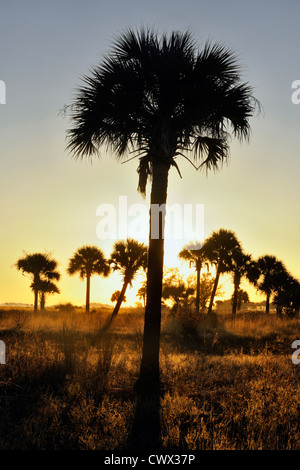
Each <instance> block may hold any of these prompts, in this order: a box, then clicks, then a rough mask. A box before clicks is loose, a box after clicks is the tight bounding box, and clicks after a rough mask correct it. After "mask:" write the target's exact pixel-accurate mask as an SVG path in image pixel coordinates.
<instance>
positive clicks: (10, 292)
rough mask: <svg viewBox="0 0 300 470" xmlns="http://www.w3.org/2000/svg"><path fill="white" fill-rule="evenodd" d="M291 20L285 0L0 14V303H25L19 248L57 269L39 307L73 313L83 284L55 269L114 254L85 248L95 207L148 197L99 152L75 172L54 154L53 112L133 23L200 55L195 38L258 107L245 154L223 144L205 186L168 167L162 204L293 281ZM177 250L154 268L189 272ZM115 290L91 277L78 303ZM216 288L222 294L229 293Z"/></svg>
mask: <svg viewBox="0 0 300 470" xmlns="http://www.w3.org/2000/svg"><path fill="white" fill-rule="evenodd" d="M299 13H300V5H299V2H298V1H296V0H295V1H294V0H289V1H288V2H281V1H271V0H264V1H262V2H261V1H260V2H259V1H257V0H255V1H253V2H251V4H250V3H247V2H241V1H233V0H230V1H227V2H222V1H221V0H212V1H211V0H210V1H201V2H199V1H194V0H190V1H189V2H177V1H171V0H165V1H160V2H158V1H156V0H154V1H152V2H151V3H149V2H146V1H144V0H142V1H139V2H137V1H132V0H129V1H127V2H120V1H117V0H113V1H110V2H99V1H94V0H88V1H85V2H84V1H76V2H74V1H71V0H62V1H51V2H50V1H43V2H38V1H32V0H29V1H27V2H26V3H24V2H21V1H12V2H3V4H2V5H1V18H0V40H1V44H2V48H1V55H0V59H1V62H0V63H1V69H0V79H1V80H3V81H5V83H6V91H7V97H6V104H5V105H0V129H1V173H0V204H1V206H0V210H1V230H0V246H1V267H0V286H1V289H0V303H4V302H12V301H14V302H20V303H32V300H33V299H32V292H31V290H30V288H29V285H30V281H29V279H28V278H24V277H22V276H21V274H20V272H18V271H17V270H16V268H15V267H14V266H13V265H14V264H15V263H16V261H17V259H19V258H20V257H22V255H23V250H24V251H25V252H27V253H32V252H37V251H41V252H44V251H48V252H50V253H51V254H52V256H53V257H55V259H57V261H58V262H59V268H58V269H59V270H60V272H61V274H62V279H61V281H60V282H59V287H60V290H61V294H59V295H55V296H52V297H50V298H49V301H48V303H49V304H51V303H62V302H69V301H71V302H73V303H74V304H78V305H82V304H83V303H84V296H85V285H84V283H82V282H80V280H79V278H77V277H74V278H71V277H69V276H68V275H67V274H66V268H67V264H68V259H69V258H70V257H71V256H72V254H73V253H74V251H75V250H76V249H77V248H78V247H80V246H82V245H85V244H91V245H99V247H100V248H101V249H103V251H104V253H105V254H106V256H107V257H108V256H109V255H110V253H111V250H112V246H113V243H114V240H113V239H111V240H100V239H99V238H98V237H97V233H96V228H97V224H98V222H99V217H97V215H96V210H97V207H98V206H99V205H100V204H104V203H107V204H112V205H114V206H115V207H116V210H118V204H119V196H122V195H125V196H127V198H128V205H130V204H134V203H142V204H146V205H147V207H148V204H149V194H148V195H147V198H146V200H145V201H144V200H143V199H142V197H141V196H140V195H139V194H138V193H137V191H136V188H137V182H138V177H137V174H136V168H137V160H132V161H130V162H128V163H126V164H124V165H121V164H120V163H119V162H117V161H116V160H115V159H114V157H113V156H112V155H110V154H108V155H106V154H105V153H104V152H103V156H102V158H101V159H100V160H94V161H93V165H91V164H90V163H89V162H80V161H77V162H76V161H75V160H74V159H72V158H71V156H70V155H69V154H68V152H67V151H66V150H65V146H66V141H65V135H66V129H67V128H68V126H69V123H68V122H67V120H65V119H64V118H63V117H62V115H61V114H59V110H61V108H62V107H63V106H64V105H65V104H70V102H71V101H72V99H73V97H74V93H75V90H76V87H77V86H79V85H80V84H81V82H80V78H81V76H82V75H83V74H88V72H89V70H90V67H91V66H93V65H96V64H97V63H99V62H100V61H101V59H102V57H103V54H104V53H106V52H107V51H108V50H109V47H110V44H111V41H112V40H113V38H114V37H115V36H116V34H118V33H119V32H121V31H123V30H124V29H125V28H127V27H139V26H141V25H149V26H154V28H156V29H157V30H158V31H171V30H176V29H178V30H185V29H187V28H189V29H190V30H191V31H192V33H193V34H194V37H195V40H196V41H197V43H198V44H199V46H200V47H201V45H203V44H204V43H205V41H206V40H207V39H211V40H212V41H213V42H215V41H221V42H225V43H226V44H227V45H228V46H229V47H230V48H231V49H233V50H235V51H237V54H238V57H239V60H240V62H241V64H243V66H244V68H243V79H244V80H245V81H249V82H250V84H251V85H252V86H253V87H254V92H255V96H256V97H257V98H258V99H259V100H260V102H261V103H262V105H263V108H264V113H263V114H262V115H261V116H260V117H259V118H255V119H252V120H251V127H252V137H251V139H250V142H249V144H245V143H243V144H242V145H240V144H239V143H237V142H235V141H232V144H231V160H230V162H229V165H228V166H226V165H225V166H224V167H223V169H222V170H221V171H220V172H218V173H213V172H212V173H209V174H208V175H207V177H206V175H205V174H204V173H200V172H199V171H198V172H196V171H195V170H194V168H193V167H192V166H191V165H190V164H189V163H188V162H187V161H186V160H184V159H183V158H180V157H179V158H178V159H177V163H178V165H179V167H180V170H181V173H182V179H180V177H179V175H178V173H177V171H176V170H175V169H172V170H171V171H170V178H169V188H168V204H170V205H172V204H175V203H179V204H182V205H183V204H188V203H189V204H193V205H195V204H204V235H205V237H207V236H208V235H210V233H211V232H212V231H213V230H218V229H219V228H220V227H224V228H227V229H230V230H234V231H235V232H236V234H237V236H238V238H239V239H240V241H241V242H242V244H243V247H244V249H245V251H246V252H249V253H251V254H252V255H253V257H254V258H257V257H259V256H261V255H264V254H274V255H275V256H276V257H277V258H279V259H281V260H282V261H283V262H284V263H285V265H286V267H287V269H288V270H289V271H291V273H292V274H293V275H294V276H295V277H297V278H298V279H299V278H300V252H299V249H298V245H299V231H300V220H299V216H298V206H299V203H300V190H299V170H300V159H299V120H300V105H299V106H297V105H294V104H293V103H292V101H291V96H292V89H291V85H292V82H293V81H294V80H297V79H300V70H299V53H298V51H297V48H296V45H297V44H298V43H299V27H298V18H299ZM130 236H134V234H130ZM191 241H193V240H191ZM185 243H186V240H184V241H181V240H174V241H169V242H168V243H166V244H165V263H166V265H167V266H180V267H182V269H184V272H186V273H189V272H190V271H188V269H187V268H186V267H183V266H184V264H183V263H182V262H180V261H179V260H178V259H177V254H178V252H179V251H180V250H181V249H182V247H183V245H184V244H185ZM120 287H121V278H120V276H118V274H117V273H115V274H113V275H112V276H110V277H109V278H108V279H103V278H100V277H99V278H97V277H95V278H92V281H91V302H100V303H110V297H111V294H112V292H113V291H115V290H116V289H119V288H120ZM138 287H139V286H138V283H136V284H135V289H132V290H131V291H130V290H129V291H128V293H127V299H128V301H127V304H126V305H128V304H134V302H135V301H136V300H137V299H136V297H135V292H136V289H137V288H138ZM224 290H225V291H226V296H227V297H228V296H230V295H231V293H232V285H231V283H230V281H226V282H225V283H224ZM248 291H249V293H250V298H251V300H255V299H259V300H262V299H263V297H259V296H256V293H255V290H254V288H251V289H248Z"/></svg>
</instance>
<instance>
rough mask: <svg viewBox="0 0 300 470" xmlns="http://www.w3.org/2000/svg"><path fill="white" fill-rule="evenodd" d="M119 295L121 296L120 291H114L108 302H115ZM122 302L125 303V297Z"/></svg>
mask: <svg viewBox="0 0 300 470" xmlns="http://www.w3.org/2000/svg"><path fill="white" fill-rule="evenodd" d="M120 294H121V291H120V290H115V292H113V294H112V296H111V298H110V301H111V302H117V301H118V299H119V297H120ZM123 302H126V295H124V297H123Z"/></svg>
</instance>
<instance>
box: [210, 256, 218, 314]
mask: <svg viewBox="0 0 300 470" xmlns="http://www.w3.org/2000/svg"><path fill="white" fill-rule="evenodd" d="M220 274H221V273H220V268H219V265H218V267H217V274H216V278H215V282H214V287H213V290H212V293H211V296H210V302H209V307H208V311H207V314H208V315H210V314H211V313H212V308H213V304H214V298H215V295H216V292H217V288H218V284H219V279H220Z"/></svg>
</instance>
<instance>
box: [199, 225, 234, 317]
mask: <svg viewBox="0 0 300 470" xmlns="http://www.w3.org/2000/svg"><path fill="white" fill-rule="evenodd" d="M203 249H204V252H205V254H206V256H207V258H208V260H209V262H210V263H212V264H215V266H216V277H215V282H214V286H213V289H212V293H211V297H210V302H209V306H208V311H207V313H208V314H211V313H212V308H213V304H214V298H215V295H216V291H217V288H218V284H219V279H220V275H221V274H224V273H227V272H230V271H231V270H232V257H233V253H234V252H235V251H236V250H239V249H240V242H239V241H238V239H237V237H236V235H235V233H234V232H232V231H231V230H226V229H223V228H221V229H220V230H219V231H218V232H213V233H212V234H211V235H210V237H209V238H207V239H206V241H205V242H204V245H203Z"/></svg>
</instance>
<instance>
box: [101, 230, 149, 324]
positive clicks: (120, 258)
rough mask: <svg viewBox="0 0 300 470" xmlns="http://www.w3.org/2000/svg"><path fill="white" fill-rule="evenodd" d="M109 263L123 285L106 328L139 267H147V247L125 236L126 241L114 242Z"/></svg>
mask: <svg viewBox="0 0 300 470" xmlns="http://www.w3.org/2000/svg"><path fill="white" fill-rule="evenodd" d="M109 263H110V265H111V267H112V270H113V271H119V272H120V273H121V275H122V277H123V287H122V290H121V292H120V295H119V297H118V299H117V303H116V305H115V308H114V310H113V313H112V314H111V317H110V318H109V319H108V321H107V322H106V324H105V327H104V328H105V330H107V329H108V328H109V327H110V325H111V324H112V322H113V320H114V318H115V317H116V316H117V314H118V312H119V310H120V307H121V304H122V302H123V300H124V297H125V293H126V290H127V287H128V286H132V281H133V280H134V278H135V276H136V274H137V273H138V271H139V270H140V269H144V270H145V269H146V268H147V248H146V247H145V245H144V244H143V243H139V242H137V241H136V240H133V239H131V238H127V240H126V241H123V240H122V241H118V242H116V243H115V244H114V248H113V252H112V254H111V255H110V260H109Z"/></svg>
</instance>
